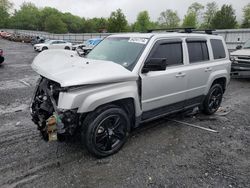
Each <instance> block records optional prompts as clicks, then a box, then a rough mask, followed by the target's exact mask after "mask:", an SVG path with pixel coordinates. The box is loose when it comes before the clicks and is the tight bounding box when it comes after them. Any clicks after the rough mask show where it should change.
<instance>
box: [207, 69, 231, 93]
mask: <svg viewBox="0 0 250 188" xmlns="http://www.w3.org/2000/svg"><path fill="white" fill-rule="evenodd" d="M218 78H226V85H227V84H228V83H229V80H230V73H229V72H228V70H226V69H223V70H217V71H214V72H212V73H211V75H210V76H209V79H208V82H207V86H208V87H207V88H206V90H205V95H207V93H208V91H209V89H210V88H211V86H212V84H213V82H214V81H215V80H216V79H218Z"/></svg>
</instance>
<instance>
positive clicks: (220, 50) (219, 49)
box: [210, 39, 226, 59]
mask: <svg viewBox="0 0 250 188" xmlns="http://www.w3.org/2000/svg"><path fill="white" fill-rule="evenodd" d="M210 42H211V46H212V50H213V54H214V59H223V58H225V57H226V52H225V48H224V45H223V43H222V40H220V39H211V40H210Z"/></svg>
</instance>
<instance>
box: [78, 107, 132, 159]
mask: <svg viewBox="0 0 250 188" xmlns="http://www.w3.org/2000/svg"><path fill="white" fill-rule="evenodd" d="M129 127H130V121H129V118H128V115H127V114H126V112H125V111H124V110H123V109H122V108H120V107H118V106H116V105H106V106H103V107H100V108H98V109H96V110H95V111H94V112H91V113H90V114H88V115H87V116H86V118H85V119H84V121H83V124H82V130H81V139H82V142H83V144H84V145H85V146H86V148H87V150H88V151H89V152H90V153H91V154H93V155H95V156H96V157H106V156H109V155H112V154H114V153H116V152H118V151H119V150H120V149H121V148H122V146H123V145H124V144H125V142H126V140H127V137H128V133H129Z"/></svg>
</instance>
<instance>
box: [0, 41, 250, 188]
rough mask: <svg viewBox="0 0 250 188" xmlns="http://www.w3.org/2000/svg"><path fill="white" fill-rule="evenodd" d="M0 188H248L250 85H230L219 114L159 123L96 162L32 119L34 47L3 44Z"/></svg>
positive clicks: (240, 82) (241, 82) (76, 145)
mask: <svg viewBox="0 0 250 188" xmlns="http://www.w3.org/2000/svg"><path fill="white" fill-rule="evenodd" d="M0 48H2V49H3V50H4V53H5V57H6V60H5V63H4V64H3V65H2V66H0V187H60V188H62V187H91V188H92V187H107V188H110V187H129V188H130V187H143V188H144V187H199V188H200V187H230V188H231V187H250V80H240V79H239V80H231V82H230V85H229V88H228V90H227V92H226V94H225V97H224V101H223V105H222V106H223V109H226V111H227V113H225V114H223V113H222V112H220V113H218V114H216V115H213V116H203V115H199V114H198V115H195V116H191V117H185V118H183V117H180V116H176V117H174V118H175V119H176V120H179V121H183V122H187V123H191V124H195V125H199V126H202V127H206V128H211V129H214V130H217V131H218V133H213V132H209V131H205V130H201V129H198V128H194V127H190V126H186V125H183V124H180V123H176V122H172V121H169V120H167V119H166V118H165V119H160V120H157V121H154V122H151V123H148V124H145V125H143V126H142V127H141V128H139V129H137V130H135V131H133V132H132V134H131V136H130V138H129V140H128V142H127V143H126V144H125V146H124V147H123V149H122V150H121V151H120V152H119V153H117V154H115V155H113V156H110V157H108V158H105V159H96V158H94V157H92V156H91V155H89V154H88V153H87V152H86V151H85V150H84V149H82V147H81V144H80V143H79V142H78V141H71V142H69V143H59V142H51V143H48V142H45V141H43V140H42V139H41V137H40V135H39V132H38V131H37V129H36V126H35V125H34V124H33V123H32V121H31V117H30V115H29V109H28V106H29V102H30V99H31V95H32V93H33V90H34V86H35V82H36V79H37V78H38V75H37V74H36V73H35V72H34V71H33V70H32V69H31V67H30V64H31V62H32V60H33V58H34V57H35V56H36V55H37V53H35V52H34V51H33V48H32V46H31V45H30V44H23V43H14V42H9V41H5V40H1V39H0Z"/></svg>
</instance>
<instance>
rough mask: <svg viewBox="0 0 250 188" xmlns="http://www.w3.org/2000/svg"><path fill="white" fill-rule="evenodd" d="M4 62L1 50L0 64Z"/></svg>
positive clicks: (0, 50)
mask: <svg viewBox="0 0 250 188" xmlns="http://www.w3.org/2000/svg"><path fill="white" fill-rule="evenodd" d="M3 62H4V56H3V50H2V49H0V64H2V63H3Z"/></svg>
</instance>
